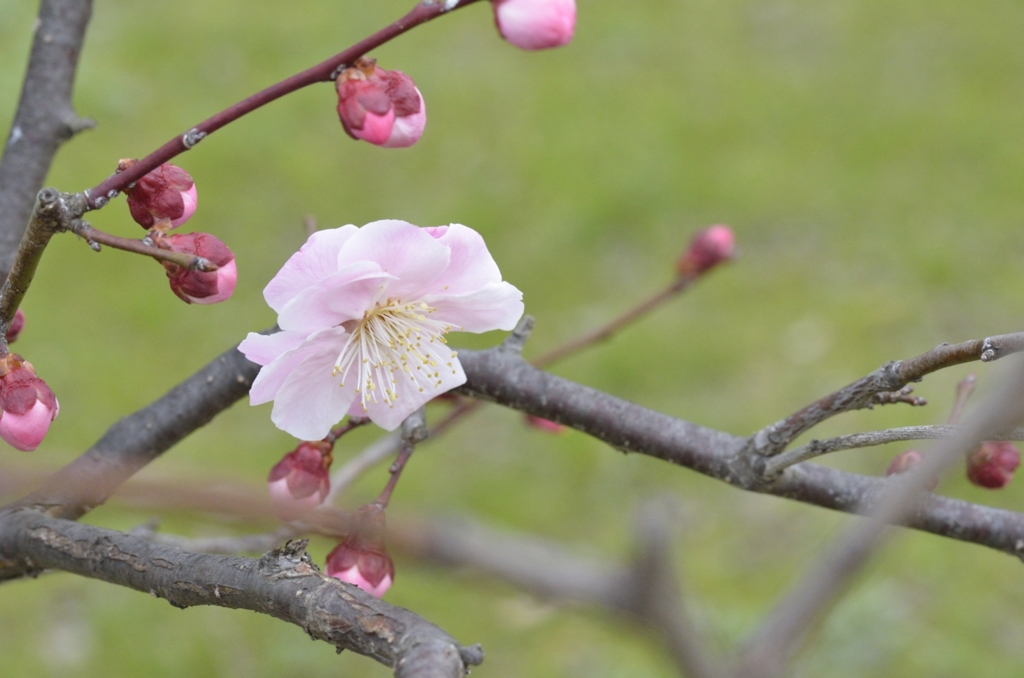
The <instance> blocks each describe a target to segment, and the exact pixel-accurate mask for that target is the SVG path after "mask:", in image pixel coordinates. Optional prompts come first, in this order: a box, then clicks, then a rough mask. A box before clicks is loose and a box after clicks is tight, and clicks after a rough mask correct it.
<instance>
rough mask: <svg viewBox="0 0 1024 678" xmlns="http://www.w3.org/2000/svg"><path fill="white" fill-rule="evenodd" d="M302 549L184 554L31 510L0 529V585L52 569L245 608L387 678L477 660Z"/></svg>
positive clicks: (416, 677) (479, 654) (423, 676)
mask: <svg viewBox="0 0 1024 678" xmlns="http://www.w3.org/2000/svg"><path fill="white" fill-rule="evenodd" d="M305 543H306V542H305V541H300V542H289V543H288V544H287V545H286V546H285V547H283V548H281V549H276V550H274V551H271V552H270V553H267V554H265V555H264V556H263V557H262V558H259V559H258V560H256V559H252V558H240V557H235V556H215V555H208V554H198V553H190V552H188V551H183V550H181V549H179V548H177V547H174V546H166V545H162V544H156V543H153V542H151V541H148V540H146V539H143V538H141V537H137V536H132V535H128V534H123V533H120V532H114V531H111V530H105V529H102V528H98V527H93V526H91V525H83V524H81V523H76V522H72V521H68V520H61V519H58V518H52V517H50V516H46V515H44V514H42V513H39V512H37V511H34V510H31V509H24V508H22V509H14V510H8V511H7V512H6V514H5V515H4V517H3V520H0V579H3V578H5V577H6V576H7V574H8V573H9V572H13V573H14V576H20V573H21V572H22V571H29V572H31V573H38V572H41V571H42V570H45V569H58V570H63V571H65V572H71V573H74V574H79V575H82V576H85V577H90V578H93V579H99V580H102V581H106V582H110V583H113V584H118V585H120V586H126V587H128V588H132V589H135V590H136V591H142V592H145V593H149V594H151V595H153V596H156V597H159V598H164V599H165V600H167V601H168V602H169V603H171V604H172V605H174V606H175V607H180V608H187V607H192V606H195V605H215V606H218V607H227V608H234V609H246V610H252V611H254V612H259V613H262V614H268V615H270V616H272V617H276V618H278V619H282V620H284V621H287V622H289V623H292V624H296V625H297V626H299V627H301V628H302V629H303V630H304V631H305V632H306V633H308V634H309V635H310V636H311V637H312V638H314V639H316V640H322V641H326V642H328V643H330V644H332V645H334V646H335V647H336V648H338V650H339V651H341V650H343V649H347V650H352V651H353V652H358V653H359V654H362V655H366V656H368V657H372V658H373V659H376V660H377V661H378V662H380V663H382V664H384V665H386V666H391V667H393V668H394V670H395V676H396V678H462V677H463V676H464V675H466V673H467V666H472V665H477V664H480V663H481V662H482V661H483V651H482V650H481V649H480V648H479V646H474V647H463V646H461V645H459V643H457V642H456V641H455V639H453V638H452V637H451V636H449V635H448V634H447V633H445V632H444V631H442V630H441V629H439V628H438V627H436V626H434V625H433V624H431V623H429V622H427V621H426V620H424V619H422V618H421V617H419V616H417V615H416V614H414V613H412V612H410V611H408V610H405V609H402V608H399V607H395V606H394V605H389V604H388V603H385V602H384V601H381V600H378V599H377V598H374V597H373V596H371V595H369V594H367V593H365V592H363V591H361V590H359V589H358V588H356V587H355V586H351V585H349V584H344V583H342V582H341V581H339V580H337V579H334V578H333V577H328V576H326V575H324V574H322V573H321V572H320V570H319V569H318V568H317V567H316V565H315V564H313V563H312V561H310V560H309V557H308V556H306V555H305V551H304V547H305Z"/></svg>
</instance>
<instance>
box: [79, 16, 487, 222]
mask: <svg viewBox="0 0 1024 678" xmlns="http://www.w3.org/2000/svg"><path fill="white" fill-rule="evenodd" d="M477 1H478V0H449V1H444V0H424V1H423V2H421V3H420V4H418V5H416V7H415V8H413V10H412V11H411V12H409V13H408V14H406V15H405V16H404V17H402V18H401V19H399V20H398V21H396V22H394V23H392V24H390V25H389V26H386V27H384V28H382V29H381V30H379V31H377V32H376V33H374V34H373V35H370V36H369V37H366V38H364V39H362V40H360V41H359V42H357V43H356V44H354V45H352V46H351V47H349V48H348V49H346V50H344V51H342V52H339V53H338V54H335V55H334V56H332V57H331V58H330V59H327V60H326V61H323V62H321V63H319V64H317V65H316V66H313V67H311V68H307V69H306V70H304V71H302V72H301V73H296V74H295V75H293V76H291V77H289V78H285V79H284V80H282V81H280V82H278V83H275V84H273V85H271V86H270V87H267V88H266V89H264V90H262V91H259V92H257V93H256V94H253V95H252V96H249V97H247V98H245V99H243V100H242V101H239V102H238V103H237V104H235V105H233V106H229V107H228V108H225V109H224V110H223V111H221V112H220V113H217V114H216V115H214V116H212V117H210V118H207V119H206V120H204V121H203V122H201V123H199V124H198V125H196V126H195V127H193V128H192V129H190V130H188V131H187V132H185V133H184V134H182V135H179V136H176V137H174V138H173V139H171V140H170V141H168V142H167V143H165V144H164V145H163V146H161V147H160V148H158V149H156V150H155V151H153V152H152V153H150V154H149V155H147V156H146V157H145V158H142V159H141V160H139V161H138V162H136V163H135V164H134V165H132V166H131V167H129V168H128V169H126V170H124V171H123V172H120V173H118V174H114V175H112V176H110V177H108V178H107V179H105V180H104V181H102V182H100V183H99V184H97V185H96V186H94V187H93V188H91V189H89V190H88V191H86V195H87V196H88V202H89V208H90V209H97V208H99V207H102V206H103V205H104V204H106V202H107V201H108V200H109V199H110V198H112V197H114V196H115V195H117V193H119V192H121V191H123V190H124V189H125V188H126V187H128V186H129V185H130V184H132V183H134V182H135V181H137V180H138V179H140V178H141V177H143V176H145V175H146V174H148V173H150V172H152V171H153V170H154V169H156V168H157V167H159V166H160V165H162V164H164V163H165V162H167V161H168V160H170V159H172V158H174V157H175V156H178V155H181V154H182V153H184V152H185V151H188V150H191V149H192V148H193V147H194V146H195V145H196V144H197V143H199V142H200V141H201V140H202V139H204V138H205V137H207V136H209V135H210V134H213V133H214V132H216V131H217V130H219V129H220V128H222V127H224V126H225V125H228V124H230V123H232V122H234V121H235V120H238V119H239V118H241V117H242V116H244V115H246V114H248V113H251V112H253V111H255V110H256V109H257V108H260V107H262V106H266V105H267V104H269V103H270V102H271V101H274V100H276V99H280V98H281V97H283V96H285V95H286V94H291V93H292V92H295V91H296V90H300V89H302V88H303V87H307V86H309V85H313V84H315V83H318V82H330V81H331V80H332V76H334V75H335V73H336V72H337V70H338V69H339V68H341V67H342V66H344V65H346V64H350V63H352V62H353V61H355V60H356V59H358V58H359V57H361V56H363V55H364V54H366V53H367V52H369V51H370V50H372V49H374V48H377V47H380V46H381V45H383V44H384V43H386V42H388V41H390V40H393V39H394V38H397V37H398V36H399V35H402V34H403V33H405V32H407V31H409V30H411V29H413V28H415V27H416V26H419V25H420V24H423V23H426V22H428V21H430V20H431V19H436V18H437V17H439V16H441V15H442V14H447V13H448V12H451V11H454V10H456V9H460V8H462V7H465V6H466V5H470V4H472V3H474V2H477Z"/></svg>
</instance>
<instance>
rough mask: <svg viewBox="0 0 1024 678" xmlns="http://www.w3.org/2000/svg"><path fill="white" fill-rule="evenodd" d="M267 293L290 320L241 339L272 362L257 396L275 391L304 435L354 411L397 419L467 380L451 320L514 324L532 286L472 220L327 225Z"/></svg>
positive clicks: (278, 414)
mask: <svg viewBox="0 0 1024 678" xmlns="http://www.w3.org/2000/svg"><path fill="white" fill-rule="evenodd" d="M263 296H264V298H265V299H266V300H267V303H268V304H270V307H271V308H273V309H274V310H275V311H277V314H278V318H277V324H278V326H279V327H280V328H281V330H282V331H280V332H278V333H276V334H271V335H262V334H255V333H250V334H249V336H248V337H246V339H245V340H244V341H243V342H242V343H241V345H240V346H239V350H241V351H242V353H244V354H245V356H246V357H247V358H248V359H249V360H251V361H253V362H255V363H257V364H258V365H263V369H262V370H260V373H259V375H258V376H257V377H256V381H255V382H254V383H253V386H252V389H251V390H250V392H249V400H250V403H251V404H253V405H259V404H261V403H266V402H270V401H271V400H273V401H274V409H273V411H272V413H271V419H272V420H273V422H274V423H275V424H276V425H277V427H278V428H280V429H282V430H284V431H287V432H288V433H290V434H291V435H293V436H295V437H296V438H300V439H303V440H318V439H322V438H323V437H324V436H326V435H327V433H328V432H329V431H330V430H331V426H333V425H334V424H335V423H336V422H338V421H339V420H340V419H341V418H342V417H344V416H345V415H346V414H352V415H354V416H368V417H370V419H372V420H373V421H374V422H375V423H376V424H378V425H379V426H381V427H383V428H385V429H388V430H394V429H395V428H397V427H398V425H399V424H401V423H402V420H403V419H405V418H406V417H407V416H408V415H410V414H411V413H412V412H414V411H415V410H416V409H418V408H419V407H420V406H421V405H423V404H424V403H425V402H427V401H428V400H430V399H431V398H434V397H435V396H437V395H440V394H441V393H444V392H445V391H449V390H451V389H453V388H455V387H456V386H459V385H461V384H463V383H464V382H465V381H466V375H465V373H464V372H463V371H462V365H460V364H459V360H458V358H457V354H456V352H455V351H453V350H451V348H449V347H448V346H447V345H446V343H447V342H446V340H445V335H446V334H448V332H449V331H465V332H487V331H489V330H497V329H502V330H510V329H512V328H513V327H514V326H515V324H516V321H517V320H518V319H519V317H520V316H521V315H522V313H523V302H522V292H520V291H519V290H517V289H516V288H515V287H513V286H512V285H510V284H509V283H507V282H503V281H502V280H501V272H500V271H499V270H498V266H497V264H496V263H495V262H494V259H493V258H492V257H491V254H490V252H488V251H487V246H486V245H485V244H484V241H483V238H481V237H480V234H479V233H477V232H476V231H474V230H473V229H471V228H467V227H466V226H462V225H461V224H452V225H451V226H439V227H435V228H419V227H417V226H413V225H412V224H409V223H406V222H404V221H397V220H386V221H375V222H373V223H370V224H367V225H366V226H363V227H362V228H357V227H355V226H352V225H349V226H343V227H341V228H336V229H331V230H325V231H318V232H317V233H314V234H313V235H312V236H310V238H309V240H308V241H307V242H306V244H305V245H303V247H302V249H300V250H299V251H298V252H297V253H296V254H294V255H293V256H292V257H291V258H290V259H289V260H288V261H287V262H286V263H285V265H284V267H282V268H281V270H280V272H278V274H277V275H276V276H275V277H274V279H273V280H271V281H270V284H268V285H267V287H266V289H265V290H264V291H263Z"/></svg>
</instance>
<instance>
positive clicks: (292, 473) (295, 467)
mask: <svg viewBox="0 0 1024 678" xmlns="http://www.w3.org/2000/svg"><path fill="white" fill-rule="evenodd" d="M332 448H333V445H331V444H330V443H326V442H304V443H301V444H300V445H299V446H298V447H296V448H295V449H294V450H292V451H291V452H289V453H288V454H286V455H284V458H283V459H281V461H279V462H277V464H275V465H274V468H272V469H270V475H268V476H267V488H268V489H269V490H270V498H271V499H272V500H273V502H274V509H275V510H276V511H277V515H278V517H280V518H281V520H295V519H297V518H299V517H300V516H302V515H303V514H305V513H308V512H309V511H311V510H313V509H315V508H316V507H317V506H319V505H320V504H322V503H323V502H324V499H326V498H327V493H328V492H330V491H331V477H330V474H329V473H328V471H329V470H330V468H331V461H332V459H331V449H332Z"/></svg>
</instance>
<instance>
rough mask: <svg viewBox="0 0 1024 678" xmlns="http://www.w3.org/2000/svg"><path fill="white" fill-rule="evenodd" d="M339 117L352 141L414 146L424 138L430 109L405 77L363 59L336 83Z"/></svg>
mask: <svg viewBox="0 0 1024 678" xmlns="http://www.w3.org/2000/svg"><path fill="white" fill-rule="evenodd" d="M335 85H336V88H337V90H338V117H339V118H340V119H341V124H342V126H343V127H344V128H345V132H347V133H348V135H349V136H351V137H352V138H353V139H362V140H363V141H368V142H370V143H371V144H376V145H377V146H383V147H385V148H404V147H406V146H412V145H413V144H415V143H416V142H417V141H419V138H420V137H421V136H423V129H424V127H426V124H427V107H426V104H424V102H423V95H422V94H420V91H419V89H417V88H416V85H415V84H414V83H413V81H412V78H410V77H409V76H408V75H406V74H405V73H402V72H401V71H388V70H385V69H383V68H378V67H377V62H376V61H374V60H373V59H360V60H359V61H358V62H357V63H356V64H355V65H353V66H352V67H350V68H346V69H345V70H344V71H342V72H341V75H339V76H338V79H337V81H336V82H335Z"/></svg>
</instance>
